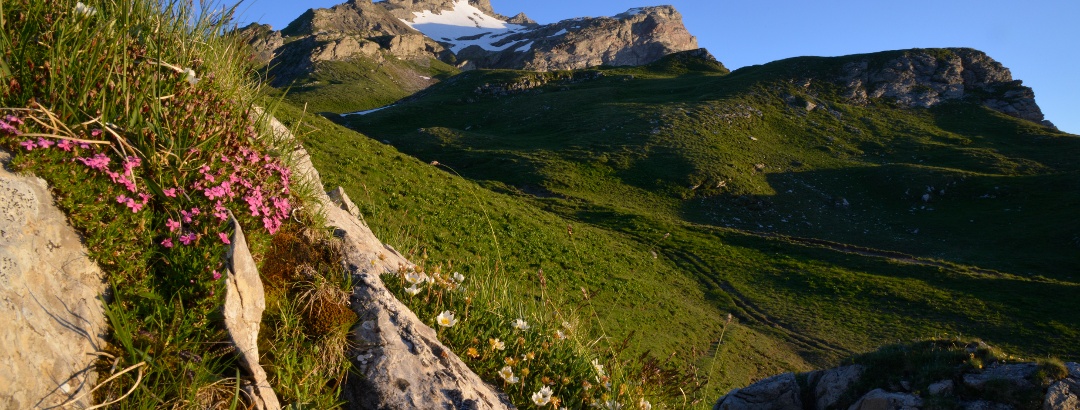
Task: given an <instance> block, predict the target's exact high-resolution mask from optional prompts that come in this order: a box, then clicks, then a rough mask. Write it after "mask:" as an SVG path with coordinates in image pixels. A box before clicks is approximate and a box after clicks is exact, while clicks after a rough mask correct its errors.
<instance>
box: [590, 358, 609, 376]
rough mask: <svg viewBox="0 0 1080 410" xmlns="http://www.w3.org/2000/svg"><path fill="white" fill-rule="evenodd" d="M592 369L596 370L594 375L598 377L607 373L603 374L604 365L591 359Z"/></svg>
mask: <svg viewBox="0 0 1080 410" xmlns="http://www.w3.org/2000/svg"><path fill="white" fill-rule="evenodd" d="M592 367H593V368H594V369H596V374H599V375H600V377H604V376H607V373H604V365H602V364H600V360H599V359H592Z"/></svg>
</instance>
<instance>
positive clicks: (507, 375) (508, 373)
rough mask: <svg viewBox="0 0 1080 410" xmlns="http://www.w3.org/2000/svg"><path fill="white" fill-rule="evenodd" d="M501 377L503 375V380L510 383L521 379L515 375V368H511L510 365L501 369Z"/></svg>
mask: <svg viewBox="0 0 1080 410" xmlns="http://www.w3.org/2000/svg"><path fill="white" fill-rule="evenodd" d="M499 377H502V378H503V380H505V381H506V382H507V383H510V384H514V383H517V382H518V380H519V379H518V378H517V376H514V369H511V368H510V366H505V367H503V368H502V369H499Z"/></svg>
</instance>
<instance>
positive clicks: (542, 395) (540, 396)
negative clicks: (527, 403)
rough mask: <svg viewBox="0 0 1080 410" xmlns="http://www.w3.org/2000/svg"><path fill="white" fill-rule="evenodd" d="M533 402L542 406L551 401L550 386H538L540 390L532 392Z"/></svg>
mask: <svg viewBox="0 0 1080 410" xmlns="http://www.w3.org/2000/svg"><path fill="white" fill-rule="evenodd" d="M532 401H533V404H536V405H537V406H544V405H547V404H548V403H550V402H551V388H550V387H547V386H544V387H541V388H540V391H538V392H536V393H533V394H532Z"/></svg>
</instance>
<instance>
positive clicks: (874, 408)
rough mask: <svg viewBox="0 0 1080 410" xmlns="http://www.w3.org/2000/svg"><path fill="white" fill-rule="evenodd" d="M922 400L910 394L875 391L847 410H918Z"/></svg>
mask: <svg viewBox="0 0 1080 410" xmlns="http://www.w3.org/2000/svg"><path fill="white" fill-rule="evenodd" d="M921 407H922V399H920V398H919V396H916V395H914V394H911V393H891V392H887V391H885V390H882V389H876V390H873V391H871V392H869V393H866V395H864V396H862V397H861V398H860V399H859V401H857V402H855V404H852V405H851V407H848V410H918V409H919V408H921Z"/></svg>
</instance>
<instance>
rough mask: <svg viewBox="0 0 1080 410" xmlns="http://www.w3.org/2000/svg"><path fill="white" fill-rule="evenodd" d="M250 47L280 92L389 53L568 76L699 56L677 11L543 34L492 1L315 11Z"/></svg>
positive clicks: (367, 4)
mask: <svg viewBox="0 0 1080 410" xmlns="http://www.w3.org/2000/svg"><path fill="white" fill-rule="evenodd" d="M241 33H242V34H244V35H247V36H249V37H250V38H251V40H250V42H251V44H252V45H253V46H254V47H255V48H256V51H257V52H258V55H259V56H260V59H261V60H262V62H263V63H269V64H270V66H271V67H274V68H273V69H272V70H271V76H272V77H273V78H274V79H273V83H274V84H275V85H284V84H289V83H291V82H292V81H293V80H295V79H297V78H299V77H302V76H303V75H305V74H310V73H312V72H314V71H315V63H317V62H320V61H348V60H353V59H355V58H357V57H360V56H366V57H367V58H370V59H374V60H377V61H380V60H381V58H383V54H386V53H389V55H392V56H394V57H397V58H400V59H406V60H413V61H416V62H420V63H421V64H427V63H426V60H429V59H437V60H440V61H442V62H445V63H450V64H453V65H456V66H457V67H458V68H460V69H475V68H506V69H527V70H535V71H550V70H567V69H576V68H585V67H593V66H599V65H613V66H628V65H640V64H647V63H651V62H653V61H656V60H658V59H660V58H661V57H664V56H666V55H669V54H672V53H675V52H679V51H687V50H693V49H697V48H698V45H697V40H696V39H695V38H694V36H692V35H690V33H689V31H687V29H686V27H685V26H684V25H683V22H682V15H680V14H679V12H678V11H676V10H675V8H674V7H671V6H657V7H643V8H633V9H630V10H627V11H626V12H624V13H621V14H618V15H616V16H613V17H597V18H591V17H583V18H574V19H568V20H563V21H560V22H557V23H553V24H545V25H540V24H537V23H536V22H535V21H533V20H532V19H530V18H529V17H528V16H526V15H524V14H523V13H521V14H518V15H516V16H514V17H506V16H503V15H500V14H498V13H495V11H494V10H493V9H492V7H491V3H490V2H489V1H487V0H453V1H451V0H425V1H412V0H388V1H383V2H378V3H372V2H371V1H370V0H367V1H365V0H350V1H349V2H346V3H343V4H339V5H337V6H334V7H331V8H329V9H309V10H308V11H306V12H305V13H304V14H302V15H301V16H300V17H298V18H297V19H296V20H294V21H293V22H291V23H289V25H288V26H287V27H285V28H284V29H282V30H281V31H273V30H272V29H270V28H269V27H267V26H259V25H254V24H253V25H251V26H248V27H246V28H244V29H242V30H241Z"/></svg>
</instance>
